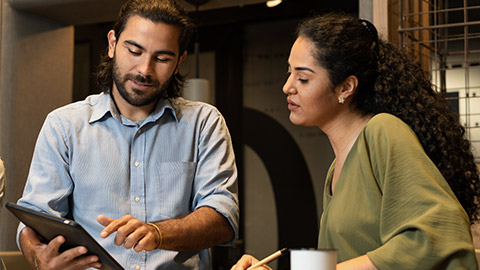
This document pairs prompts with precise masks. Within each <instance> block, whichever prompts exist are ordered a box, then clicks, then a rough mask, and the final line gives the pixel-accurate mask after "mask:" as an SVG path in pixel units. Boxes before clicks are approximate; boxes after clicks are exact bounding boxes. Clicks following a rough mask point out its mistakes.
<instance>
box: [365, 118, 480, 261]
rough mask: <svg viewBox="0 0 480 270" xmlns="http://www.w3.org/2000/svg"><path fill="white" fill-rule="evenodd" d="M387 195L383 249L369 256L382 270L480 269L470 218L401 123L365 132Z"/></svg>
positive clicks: (382, 224) (383, 207)
mask: <svg viewBox="0 0 480 270" xmlns="http://www.w3.org/2000/svg"><path fill="white" fill-rule="evenodd" d="M366 136H367V140H368V141H370V142H373V143H372V144H370V145H369V151H371V157H372V159H371V162H372V167H373V170H374V173H375V177H376V180H377V182H378V185H379V187H380V189H381V191H382V193H383V196H382V198H383V199H382V205H381V213H380V226H379V228H380V240H381V242H382V245H381V246H380V247H379V248H377V249H375V250H373V251H371V252H368V253H367V255H368V257H369V258H370V259H371V261H372V262H373V263H374V265H375V266H376V267H377V268H378V269H477V263H476V260H475V255H474V250H473V245H472V240H471V234H470V228H469V224H470V223H469V218H468V216H467V214H466V213H465V211H464V210H463V208H462V206H461V205H460V203H459V202H458V200H457V199H456V197H455V195H454V193H453V191H452V190H451V189H450V187H449V185H448V183H447V182H446V181H445V179H444V178H443V176H442V175H441V173H440V172H439V171H438V169H437V168H436V166H435V165H434V164H433V162H432V161H431V160H430V159H429V158H428V156H427V155H426V153H425V152H424V150H423V148H422V146H421V144H420V142H419V141H418V139H417V137H416V135H415V133H414V132H413V131H412V130H411V129H410V128H409V127H408V126H407V125H406V124H405V123H403V122H402V121H400V120H398V119H397V121H393V123H392V121H389V123H388V127H387V126H384V125H382V124H380V125H372V126H370V129H369V130H367V132H366Z"/></svg>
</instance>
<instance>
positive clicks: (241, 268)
mask: <svg viewBox="0 0 480 270" xmlns="http://www.w3.org/2000/svg"><path fill="white" fill-rule="evenodd" d="M257 262H258V260H257V259H256V258H255V257H253V256H251V255H248V254H245V255H243V256H242V258H240V260H238V262H237V263H236V264H235V265H234V266H232V269H230V270H245V269H247V268H248V267H250V266H252V265H254V264H256V263H257ZM266 269H267V270H272V269H271V268H270V267H268V266H266V265H263V266H259V267H255V270H266Z"/></svg>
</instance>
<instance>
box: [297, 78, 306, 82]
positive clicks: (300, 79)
mask: <svg viewBox="0 0 480 270" xmlns="http://www.w3.org/2000/svg"><path fill="white" fill-rule="evenodd" d="M298 80H299V81H300V82H301V83H307V82H308V80H307V79H302V78H298Z"/></svg>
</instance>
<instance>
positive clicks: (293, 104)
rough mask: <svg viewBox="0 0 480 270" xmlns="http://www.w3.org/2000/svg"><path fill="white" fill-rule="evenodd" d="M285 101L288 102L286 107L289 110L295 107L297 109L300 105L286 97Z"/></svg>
mask: <svg viewBox="0 0 480 270" xmlns="http://www.w3.org/2000/svg"><path fill="white" fill-rule="evenodd" d="M287 103H288V109H289V110H290V111H293V110H295V109H298V108H300V106H298V105H297V104H296V103H295V102H293V101H292V100H291V99H287Z"/></svg>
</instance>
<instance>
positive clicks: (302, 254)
mask: <svg viewBox="0 0 480 270" xmlns="http://www.w3.org/2000/svg"><path fill="white" fill-rule="evenodd" d="M336 266H337V250H335V249H291V250H290V269H291V270H335V269H336Z"/></svg>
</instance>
